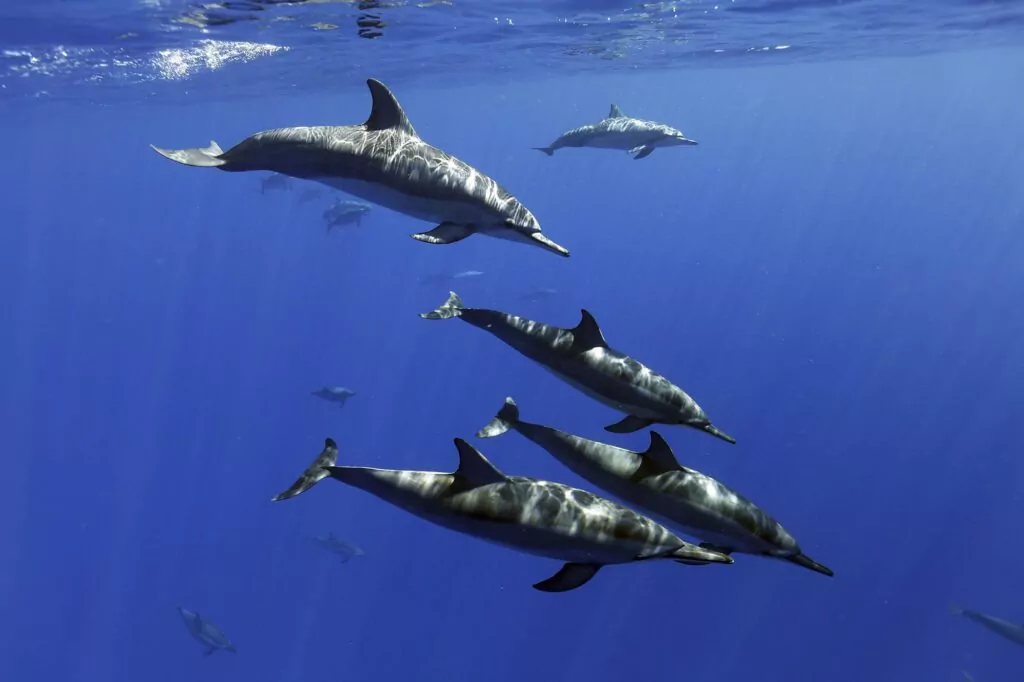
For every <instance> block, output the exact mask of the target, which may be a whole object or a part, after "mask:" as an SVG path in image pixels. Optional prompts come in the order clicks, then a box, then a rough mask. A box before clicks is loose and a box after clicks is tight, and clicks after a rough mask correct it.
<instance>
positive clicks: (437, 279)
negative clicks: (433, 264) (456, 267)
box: [420, 270, 484, 284]
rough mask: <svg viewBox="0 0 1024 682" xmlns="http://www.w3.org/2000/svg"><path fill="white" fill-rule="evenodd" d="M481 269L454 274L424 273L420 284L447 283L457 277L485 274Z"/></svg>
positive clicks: (468, 277)
mask: <svg viewBox="0 0 1024 682" xmlns="http://www.w3.org/2000/svg"><path fill="white" fill-rule="evenodd" d="M483 274H484V273H483V271H481V270H463V271H462V272H456V273H455V274H454V275H423V276H422V277H420V284H446V283H448V282H451V281H453V280H456V279H470V278H471V277H480V276H481V275H483Z"/></svg>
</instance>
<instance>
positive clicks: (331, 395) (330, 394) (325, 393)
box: [312, 386, 356, 407]
mask: <svg viewBox="0 0 1024 682" xmlns="http://www.w3.org/2000/svg"><path fill="white" fill-rule="evenodd" d="M355 394H356V392H355V391H353V390H352V389H350V388H345V387H344V386H324V387H323V388H318V389H316V390H315V391H313V393H312V395H315V396H316V397H317V398H322V399H324V400H327V401H330V402H332V403H339V404H340V405H341V407H345V402H346V401H347V400H348V399H349V398H351V397H352V396H354V395H355Z"/></svg>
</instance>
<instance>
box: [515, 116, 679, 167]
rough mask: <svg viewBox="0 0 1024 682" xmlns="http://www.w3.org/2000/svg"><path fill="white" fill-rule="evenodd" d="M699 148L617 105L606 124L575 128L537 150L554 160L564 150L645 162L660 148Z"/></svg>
mask: <svg viewBox="0 0 1024 682" xmlns="http://www.w3.org/2000/svg"><path fill="white" fill-rule="evenodd" d="M696 144H697V142H696V140H691V139H689V138H688V137H686V136H685V135H683V134H682V133H681V132H679V131H678V130H676V129H675V128H673V127H671V126H667V125H665V124H664V123H655V122H654V121H645V120H643V119H639V118H633V117H632V116H626V115H625V114H623V113H622V110H621V109H619V108H618V107H617V106H615V105H614V104H613V105H612V108H611V110H610V111H609V112H608V116H607V117H605V118H604V119H603V120H601V121H598V122H597V123H588V124H587V125H582V126H580V127H579V128H573V129H572V130H569V131H567V132H564V133H562V134H561V135H559V136H558V139H557V140H555V141H554V142H552V143H551V144H550V145H548V146H547V147H534V149H536V150H537V151H541V152H544V153H545V154H547V155H548V156H554V154H555V151H556V150H558V149H562V148H563V147H566V148H568V147H593V148H596V149H621V150H626V151H628V152H629V153H630V154H635V155H636V156H634V157H633V158H634V159H642V158H644V157H645V156H650V155H651V152H653V151H654V150H655V149H658V148H659V147H693V146H696Z"/></svg>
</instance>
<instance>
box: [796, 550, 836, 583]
mask: <svg viewBox="0 0 1024 682" xmlns="http://www.w3.org/2000/svg"><path fill="white" fill-rule="evenodd" d="M786 561H789V562H791V563H794V564H796V565H797V566H803V567H804V568H809V569H810V570H812V571H815V572H817V573H821V574H822V575H827V576H828V577H830V578H831V577H832V576H834V575H835V573H833V572H832V569H831V568H829V567H828V566H825V565H822V564H819V563H818V562H817V561H815V560H814V559H812V558H810V557H809V556H807V555H806V554H803V553H800V554H796V555H794V556H789V557H786Z"/></svg>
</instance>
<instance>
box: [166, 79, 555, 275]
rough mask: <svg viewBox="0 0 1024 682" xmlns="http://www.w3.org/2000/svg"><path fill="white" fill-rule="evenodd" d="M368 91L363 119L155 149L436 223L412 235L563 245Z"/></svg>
mask: <svg viewBox="0 0 1024 682" xmlns="http://www.w3.org/2000/svg"><path fill="white" fill-rule="evenodd" d="M366 84H367V85H368V86H369V88H370V95H371V96H372V98H373V107H372V110H371V112H370V117H369V118H368V119H367V120H366V123H363V124H362V125H348V126H316V127H295V128H278V129H276V130H267V131H264V132H261V133H256V134H255V135H253V136H251V137H248V138H246V139H245V140H243V141H242V142H240V143H239V144H237V145H235V146H234V147H232V148H231V149H229V150H228V151H227V152H224V151H223V150H221V148H220V147H219V146H218V145H217V143H216V142H210V146H209V147H207V148H206V149H179V150H168V149H160V148H159V147H155V146H153V145H150V146H153V149H154V150H156V151H157V152H158V153H160V154H162V155H163V156H165V157H167V158H168V159H171V160H172V161H177V162H178V163H182V164H185V165H186V166H199V167H206V168H220V169H221V170H224V171H254V170H272V171H277V172H279V173H283V174H285V175H290V176H292V177H296V178H303V179H306V180H313V181H315V182H320V183H323V184H325V185H327V186H329V187H334V188H336V189H340V190H342V191H343V192H346V193H348V194H351V195H353V196H356V197H359V198H361V199H365V200H366V201H371V202H373V203H375V204H379V205H381V206H384V207H385V208H390V209H392V210H394V211H398V212H399V213H403V214H405V215H408V216H411V217H413V218H418V219H420V220H428V221H432V222H437V223H439V224H438V226H437V227H435V228H434V229H433V230H430V231H429V232H423V233H420V234H414V235H412V236H413V237H414V238H415V239H418V240H420V241H422V242H427V243H430V244H453V243H455V242H457V241H461V240H463V239H465V238H466V237H468V236H470V235H471V234H476V233H480V234H485V235H488V236H490V237H497V238H499V239H506V240H510V241H515V242H522V243H525V244H531V245H533V246H541V247H543V248H545V249H548V250H549V251H553V252H554V253H557V254H559V255H561V256H568V255H569V251H568V250H566V249H565V248H563V247H561V246H559V245H558V244H556V243H555V242H553V241H551V240H550V239H548V238H547V237H545V236H544V235H543V234H542V233H541V230H540V224H539V223H538V222H537V219H536V218H534V216H533V214H532V213H530V211H529V210H528V209H527V208H526V207H525V206H523V205H522V204H521V203H520V202H519V200H518V199H516V198H515V197H514V196H512V195H511V194H509V192H508V191H507V190H506V189H505V188H504V187H502V186H501V185H499V184H498V183H497V182H495V181H494V180H492V179H491V178H489V177H488V176H486V175H484V174H483V173H481V172H480V171H478V170H476V169H475V168H473V167H472V166H470V165H469V164H467V163H465V162H463V161H461V160H459V159H457V158H455V157H454V156H450V155H449V154H446V153H445V152H443V151H441V150H440V149H438V148H436V147H433V146H431V145H429V144H427V143H426V142H424V141H423V140H422V139H421V138H420V137H419V135H417V134H416V131H415V129H413V127H412V124H411V123H410V122H409V119H408V118H407V117H406V115H405V112H404V111H403V110H402V107H401V105H400V104H399V103H398V100H397V99H395V96H394V95H393V94H391V91H390V90H388V89H387V87H386V86H385V85H384V84H383V83H381V82H380V81H376V80H373V79H372V78H371V79H370V80H368V81H366Z"/></svg>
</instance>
